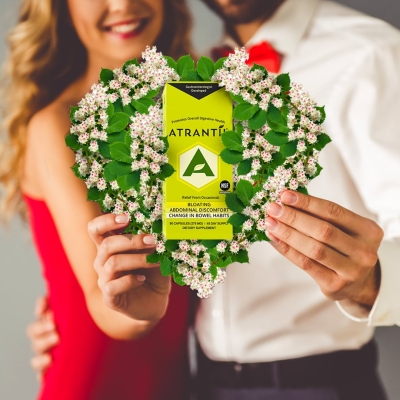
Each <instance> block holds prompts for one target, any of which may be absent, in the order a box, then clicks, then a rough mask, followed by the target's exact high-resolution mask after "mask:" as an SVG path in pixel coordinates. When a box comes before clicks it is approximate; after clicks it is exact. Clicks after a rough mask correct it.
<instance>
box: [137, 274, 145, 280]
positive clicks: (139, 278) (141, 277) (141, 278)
mask: <svg viewBox="0 0 400 400" xmlns="http://www.w3.org/2000/svg"><path fill="white" fill-rule="evenodd" d="M136 279H137V280H138V281H139V282H144V281H145V280H146V277H145V276H144V275H136Z"/></svg>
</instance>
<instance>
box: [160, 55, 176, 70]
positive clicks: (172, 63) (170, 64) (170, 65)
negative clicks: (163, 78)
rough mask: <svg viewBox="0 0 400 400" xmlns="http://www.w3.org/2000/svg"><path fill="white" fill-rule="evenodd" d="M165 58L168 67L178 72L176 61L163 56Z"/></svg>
mask: <svg viewBox="0 0 400 400" xmlns="http://www.w3.org/2000/svg"><path fill="white" fill-rule="evenodd" d="M163 57H164V58H165V60H166V61H167V64H168V67H170V68H172V69H174V70H175V71H176V70H177V64H176V61H175V60H174V59H173V58H172V57H169V56H163Z"/></svg>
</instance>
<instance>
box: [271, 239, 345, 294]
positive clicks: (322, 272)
mask: <svg viewBox="0 0 400 400" xmlns="http://www.w3.org/2000/svg"><path fill="white" fill-rule="evenodd" d="M270 243H271V245H272V246H273V247H274V248H275V249H276V250H277V251H278V252H279V253H281V254H282V255H283V256H285V257H286V258H287V259H288V260H289V261H291V262H292V263H293V264H295V265H297V266H298V267H299V268H301V269H302V270H304V271H305V272H307V274H309V275H310V276H311V278H313V279H314V280H315V281H316V282H317V284H318V285H319V286H320V288H321V290H322V291H323V292H324V293H325V294H326V293H329V292H330V291H331V290H332V289H333V288H334V287H335V285H336V284H337V282H338V275H337V274H336V273H335V272H334V271H332V270H330V269H329V268H326V267H325V266H323V265H321V264H319V263H318V262H317V261H314V260H311V259H310V258H309V257H307V256H305V255H304V254H302V253H300V252H299V251H297V250H295V249H293V248H292V247H290V246H289V245H288V244H286V243H284V242H282V241H279V243H277V242H274V241H271V242H270Z"/></svg>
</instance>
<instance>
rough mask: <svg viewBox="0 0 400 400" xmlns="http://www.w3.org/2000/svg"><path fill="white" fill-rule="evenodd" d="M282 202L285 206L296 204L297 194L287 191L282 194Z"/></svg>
mask: <svg viewBox="0 0 400 400" xmlns="http://www.w3.org/2000/svg"><path fill="white" fill-rule="evenodd" d="M281 200H282V202H283V203H284V204H296V202H297V194H296V193H293V192H290V191H289V190H286V191H285V192H283V193H282V194H281Z"/></svg>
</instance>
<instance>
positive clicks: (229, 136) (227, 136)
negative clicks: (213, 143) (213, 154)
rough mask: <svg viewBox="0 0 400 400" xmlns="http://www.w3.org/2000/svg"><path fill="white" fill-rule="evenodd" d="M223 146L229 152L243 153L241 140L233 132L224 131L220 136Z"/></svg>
mask: <svg viewBox="0 0 400 400" xmlns="http://www.w3.org/2000/svg"><path fill="white" fill-rule="evenodd" d="M221 140H222V143H223V144H224V146H225V147H226V148H227V149H229V150H235V151H243V150H244V148H243V146H242V139H241V137H240V136H239V135H238V134H237V133H236V132H235V131H225V132H224V133H223V134H222V135H221Z"/></svg>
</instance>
